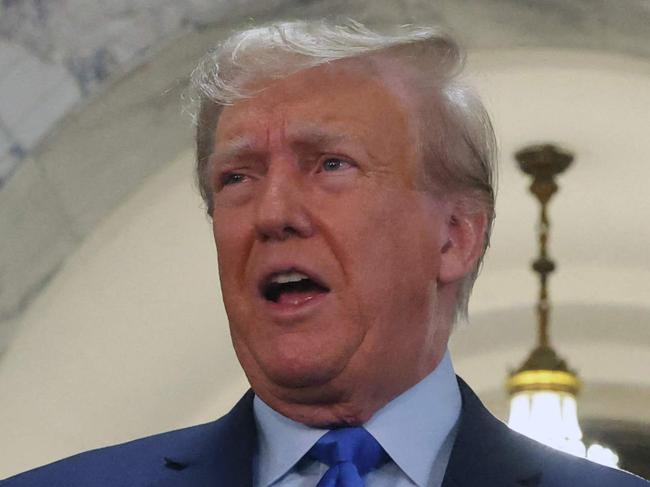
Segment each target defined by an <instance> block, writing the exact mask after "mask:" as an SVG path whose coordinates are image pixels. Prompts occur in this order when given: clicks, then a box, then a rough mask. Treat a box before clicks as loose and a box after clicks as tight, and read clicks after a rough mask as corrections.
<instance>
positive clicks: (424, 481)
mask: <svg viewBox="0 0 650 487" xmlns="http://www.w3.org/2000/svg"><path fill="white" fill-rule="evenodd" d="M253 408H254V412H255V421H256V424H257V429H258V453H257V457H256V459H255V462H254V486H255V487H314V486H315V485H316V484H317V483H318V481H319V480H320V479H321V477H322V476H323V475H324V474H325V472H326V471H327V469H328V466H327V465H325V464H322V463H320V462H318V461H315V460H309V459H307V458H303V457H304V455H305V454H306V453H307V452H308V451H309V450H310V448H311V447H312V446H313V445H314V444H315V443H316V442H317V441H318V439H319V438H320V437H321V436H323V435H324V434H325V433H327V431H328V430H325V429H318V428H310V427H309V426H305V425H303V424H301V423H298V422H296V421H293V420H291V419H289V418H287V417H285V416H283V415H281V414H280V413H278V412H277V411H275V410H273V409H271V408H270V407H269V406H268V405H267V404H266V403H264V401H262V400H261V399H260V398H259V397H257V396H255V399H254V402H253ZM460 410H461V396H460V390H459V389H458V383H457V382H456V375H455V373H454V369H453V366H452V364H451V358H450V356H449V351H447V352H446V353H445V355H444V357H443V359H442V361H441V362H440V364H438V367H436V369H435V370H434V371H433V372H431V373H430V374H429V375H428V376H426V377H425V378H424V379H422V380H421V381H420V382H418V383H417V384H415V385H414V386H413V387H411V388H410V389H408V390H407V391H405V392H403V393H402V394H401V395H399V396H397V397H396V398H395V399H393V400H392V401H391V402H389V403H388V404H386V406H384V407H383V408H382V409H380V410H379V411H377V412H376V413H375V415H374V416H373V417H372V418H370V420H369V421H368V422H367V423H366V424H364V425H363V426H364V427H365V428H366V429H367V430H368V431H369V432H370V433H371V434H372V435H373V436H374V437H375V438H376V439H377V441H378V442H379V444H380V445H381V446H382V447H383V448H384V450H385V451H386V452H387V453H388V455H389V456H390V458H391V460H390V461H389V462H388V463H386V464H384V465H383V466H382V467H381V468H379V469H377V470H375V471H373V472H370V473H369V474H368V475H367V476H366V477H365V478H364V480H365V483H366V487H406V486H409V487H413V486H418V487H439V486H440V485H441V484H442V479H443V477H444V473H445V469H446V468H447V462H448V461H449V455H450V454H451V448H452V446H453V443H454V439H455V437H456V424H457V422H458V417H459V416H460Z"/></svg>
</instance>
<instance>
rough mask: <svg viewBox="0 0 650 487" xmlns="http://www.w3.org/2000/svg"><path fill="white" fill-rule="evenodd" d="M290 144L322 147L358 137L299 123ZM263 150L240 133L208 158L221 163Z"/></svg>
mask: <svg viewBox="0 0 650 487" xmlns="http://www.w3.org/2000/svg"><path fill="white" fill-rule="evenodd" d="M289 138H290V139H291V140H292V142H291V145H292V146H307V147H323V146H329V145H334V144H337V143H341V142H351V141H355V140H357V139H358V138H357V137H354V136H351V135H350V134H346V133H337V132H332V131H331V130H327V129H324V128H323V127H321V126H320V125H315V124H301V126H300V127H299V128H298V129H296V130H292V131H291V132H290V134H289ZM264 152H265V151H264V150H261V149H259V148H258V147H256V144H255V142H254V139H253V137H250V136H247V135H242V136H239V137H236V138H234V139H232V140H229V141H228V142H227V143H226V144H225V146H224V147H222V148H220V149H219V150H217V151H215V152H214V153H213V154H212V156H211V157H210V159H211V160H212V164H219V163H223V162H226V161H229V160H232V159H237V158H241V157H244V156H250V155H256V154H259V155H261V154H263V153H264Z"/></svg>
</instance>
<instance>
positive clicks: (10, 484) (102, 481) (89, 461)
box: [0, 420, 221, 487]
mask: <svg viewBox="0 0 650 487" xmlns="http://www.w3.org/2000/svg"><path fill="white" fill-rule="evenodd" d="M220 422H221V420H217V421H214V422H212V423H206V424H202V425H198V426H192V427H189V428H183V429H179V430H175V431H170V432H166V433H160V434H156V435H153V436H148V437H145V438H140V439H136V440H133V441H129V442H126V443H122V444H118V445H113V446H108V447H104V448H98V449H95V450H89V451H86V452H83V453H79V454H77V455H73V456H71V457H68V458H64V459H62V460H58V461H56V462H53V463H50V464H48V465H44V466H42V467H38V468H35V469H33V470H29V471H27V472H24V473H21V474H18V475H16V476H13V477H10V478H8V479H6V480H4V481H0V487H27V486H29V487H40V486H47V487H82V486H84V487H87V486H89V485H93V486H103V485H106V486H109V485H110V486H114V485H120V486H124V487H128V486H142V485H151V484H153V483H156V481H157V480H158V479H160V480H162V479H164V478H165V476H166V475H168V472H169V470H170V469H172V470H173V469H174V468H179V465H182V462H183V459H182V458H177V457H170V456H169V452H174V451H185V452H188V451H189V452H192V451H193V450H196V449H199V448H201V445H203V444H205V443H206V442H208V441H209V440H208V438H210V437H212V436H213V435H214V434H218V430H219V428H220Z"/></svg>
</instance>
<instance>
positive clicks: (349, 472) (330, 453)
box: [308, 427, 388, 486]
mask: <svg viewBox="0 0 650 487" xmlns="http://www.w3.org/2000/svg"><path fill="white" fill-rule="evenodd" d="M308 455H309V457H311V458H313V459H315V460H318V461H319V462H322V463H324V464H326V465H328V466H329V467H330V469H329V470H328V471H327V473H326V474H325V476H324V477H323V479H322V480H321V482H320V483H319V484H318V485H319V486H320V485H321V484H322V485H339V484H340V482H345V481H346V480H348V482H352V483H348V482H346V483H343V484H341V485H359V486H362V485H363V480H361V477H363V476H364V475H365V474H367V473H368V472H370V471H371V470H374V469H376V468H379V467H380V466H381V465H382V464H383V463H385V462H386V460H387V459H388V455H387V454H386V452H385V451H384V449H383V448H382V447H381V445H380V444H379V442H378V441H377V440H376V439H375V438H374V437H373V436H372V435H371V434H370V433H368V432H367V431H366V430H365V429H363V428H360V427H355V428H339V429H335V430H332V431H330V432H328V433H326V434H325V435H323V436H322V437H321V438H320V439H319V440H318V442H316V444H315V445H314V446H313V447H312V449H311V450H309V453H308ZM326 479H331V481H333V483H329V482H327V481H326ZM354 482H356V483H354Z"/></svg>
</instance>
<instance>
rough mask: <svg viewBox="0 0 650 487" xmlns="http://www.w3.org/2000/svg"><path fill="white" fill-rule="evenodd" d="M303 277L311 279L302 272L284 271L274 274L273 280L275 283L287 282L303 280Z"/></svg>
mask: <svg viewBox="0 0 650 487" xmlns="http://www.w3.org/2000/svg"><path fill="white" fill-rule="evenodd" d="M303 279H309V276H307V275H305V274H303V273H302V272H282V273H281V274H276V275H275V276H273V278H272V279H271V282H272V283H274V284H286V283H288V282H298V281H302V280H303Z"/></svg>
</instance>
